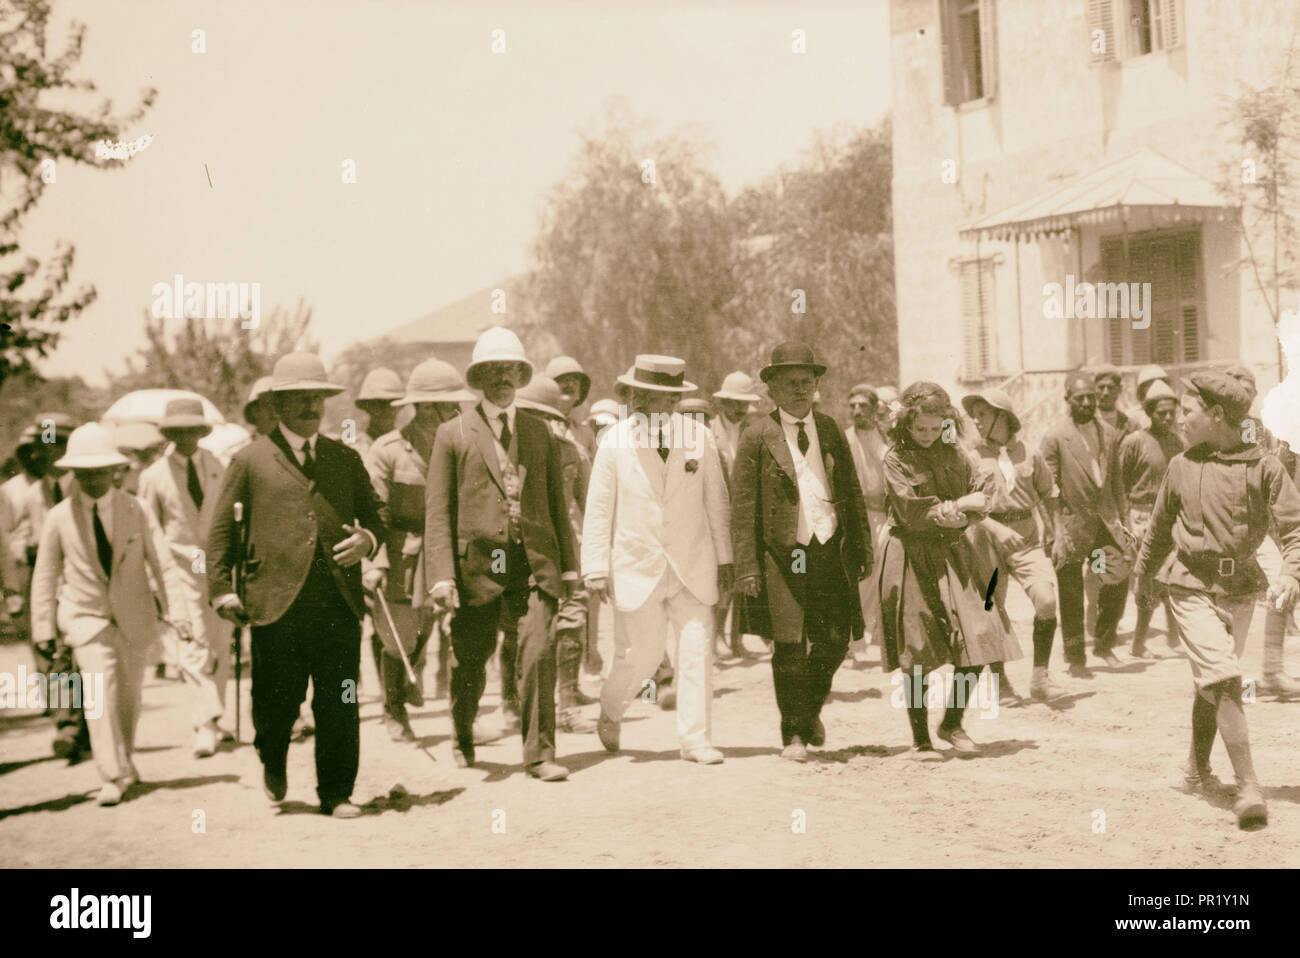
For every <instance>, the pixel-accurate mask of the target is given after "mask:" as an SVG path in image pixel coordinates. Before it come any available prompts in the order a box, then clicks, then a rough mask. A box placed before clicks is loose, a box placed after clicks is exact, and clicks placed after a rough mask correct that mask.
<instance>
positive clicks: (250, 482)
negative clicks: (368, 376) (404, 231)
mask: <svg viewBox="0 0 1300 958" xmlns="http://www.w3.org/2000/svg"><path fill="white" fill-rule="evenodd" d="M342 391H343V390H342V387H340V386H336V385H334V384H333V383H330V382H328V381H327V380H326V378H325V366H324V364H323V363H322V362H321V361H320V359H319V358H318V357H316V356H314V355H312V354H311V353H302V352H299V353H290V354H288V355H287V356H282V357H281V358H280V359H279V360H278V361H277V362H276V364H275V368H274V369H273V370H272V372H271V390H270V392H271V396H272V401H273V402H274V403H275V407H276V413H277V415H278V417H279V425H278V426H277V427H276V428H275V429H273V430H272V431H271V433H270V434H269V435H266V436H258V437H257V438H256V439H255V440H253V442H252V444H251V445H248V446H246V447H245V448H244V449H242V450H240V451H239V452H238V453H236V454H235V457H234V458H233V459H232V460H231V461H230V466H229V468H227V469H226V474H225V477H224V479H223V480H222V483H221V488H220V490H219V491H218V493H217V502H216V505H215V506H214V507H213V512H212V521H211V525H210V529H209V531H208V550H207V566H208V588H209V594H210V595H212V596H213V599H212V604H213V607H214V608H215V609H216V610H217V611H218V612H219V613H220V614H221V615H222V616H223V617H224V618H227V619H229V620H230V621H231V622H234V623H235V624H241V623H245V622H251V624H252V627H253V649H252V652H253V694H252V698H253V727H254V729H255V732H256V738H255V739H254V745H255V746H256V747H257V754H258V756H259V758H261V760H262V786H263V790H264V791H265V793H266V795H267V797H268V798H269V799H270V800H271V802H272V803H273V804H278V803H280V802H282V801H283V800H284V796H285V793H286V791H287V790H288V787H289V783H288V778H287V775H286V770H285V764H286V760H287V758H288V753H289V739H290V736H291V734H292V732H293V723H294V720H295V719H296V718H297V717H298V712H299V709H300V707H301V705H302V702H303V699H304V698H305V696H306V694H307V682H308V681H309V680H310V681H311V684H312V703H311V704H312V715H313V716H314V717H315V720H316V794H317V795H318V796H319V798H320V810H321V813H322V814H325V815H331V816H333V817H334V818H344V819H351V818H357V817H359V816H360V815H361V809H360V808H359V807H358V806H357V805H356V804H354V803H353V802H352V800H351V798H352V789H353V787H354V786H355V785H356V779H357V767H358V764H359V762H360V756H361V716H360V713H359V711H358V706H357V697H356V689H357V678H358V673H359V671H360V667H361V617H362V616H364V615H365V614H366V606H365V598H364V596H363V582H362V573H361V563H362V560H364V559H372V558H374V556H375V553H376V552H377V551H378V549H379V544H380V543H381V542H382V541H383V540H384V535H385V530H386V527H387V522H388V509H387V507H386V506H385V505H384V503H383V502H382V501H381V500H380V499H379V497H378V495H376V493H375V489H374V486H373V485H371V482H370V476H369V474H368V473H367V472H366V467H365V465H364V464H363V463H362V461H361V456H360V455H358V454H357V452H356V451H355V450H353V449H351V448H349V447H348V446H346V445H344V444H343V443H341V442H338V441H337V440H334V439H330V438H329V437H328V436H322V435H320V432H319V430H320V422H321V418H322V416H323V415H324V413H325V397H326V396H330V395H334V394H336V393H340V392H342ZM237 502H239V503H243V507H244V521H245V522H246V523H247V550H246V559H247V561H246V563H245V573H246V586H245V590H244V591H245V595H244V598H243V599H242V600H241V599H240V598H239V596H238V594H237V593H236V591H235V582H234V580H233V578H232V573H233V572H234V571H235V564H236V560H237V552H238V543H239V539H238V529H237V528H236V525H235V521H234V506H235V503H237ZM383 578H384V576H383V570H382V569H381V570H378V572H377V573H376V575H375V576H374V578H372V579H371V580H370V582H369V587H370V588H382V587H383Z"/></svg>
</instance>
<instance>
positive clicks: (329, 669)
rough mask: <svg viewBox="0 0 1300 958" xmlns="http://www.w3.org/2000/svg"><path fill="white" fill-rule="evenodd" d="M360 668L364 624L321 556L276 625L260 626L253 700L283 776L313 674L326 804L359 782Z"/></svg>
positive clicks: (261, 735) (260, 750)
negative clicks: (358, 696)
mask: <svg viewBox="0 0 1300 958" xmlns="http://www.w3.org/2000/svg"><path fill="white" fill-rule="evenodd" d="M360 671H361V623H360V622H359V621H358V620H357V617H356V616H355V615H354V614H353V613H352V609H351V608H349V607H348V604H347V602H345V601H344V599H343V596H342V595H341V594H340V593H339V590H338V586H336V585H335V584H334V580H333V578H332V577H331V576H330V573H329V569H328V567H327V566H326V565H325V560H324V559H323V558H322V557H320V556H319V555H318V556H317V557H316V560H315V561H314V562H313V563H312V568H311V571H310V572H309V573H308V575H307V581H306V582H305V583H304V584H303V587H302V591H300V592H299V593H298V597H297V598H296V599H295V600H294V602H293V605H291V606H289V609H288V611H287V612H285V614H284V615H283V616H281V617H280V619H279V620H278V621H276V622H273V623H271V624H270V625H260V626H254V627H253V687H252V698H253V730H254V732H255V736H254V739H253V744H254V745H255V746H256V748H257V754H258V755H259V756H260V757H261V759H262V764H263V765H265V766H266V767H267V768H268V769H269V770H271V771H272V772H274V773H276V774H280V775H283V774H284V766H285V760H286V758H287V757H288V754H289V738H290V735H291V734H292V732H293V723H294V719H296V718H297V717H298V710H299V709H300V708H301V706H302V702H303V699H304V698H305V697H306V695H307V680H308V679H309V678H310V679H311V684H312V699H311V711H312V715H313V717H314V718H315V722H316V794H317V795H319V796H320V800H321V804H322V805H337V804H339V803H340V802H346V801H347V800H348V799H349V798H351V797H352V787H353V786H354V785H355V784H356V780H357V766H358V764H359V763H360V759H361V716H360V711H359V707H358V705H357V678H358V675H359V673H360Z"/></svg>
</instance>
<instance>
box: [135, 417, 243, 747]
mask: <svg viewBox="0 0 1300 958" xmlns="http://www.w3.org/2000/svg"><path fill="white" fill-rule="evenodd" d="M158 431H159V432H160V433H162V435H163V437H164V438H166V439H167V440H169V441H170V442H171V446H170V447H169V448H168V449H167V451H166V452H165V453H164V454H163V455H162V456H161V457H160V458H159V459H158V460H156V461H155V462H154V463H153V464H152V465H150V466H149V467H148V468H146V469H145V470H144V472H142V473H141V474H140V488H139V492H138V493H137V495H139V497H140V501H141V502H143V503H144V504H145V508H147V509H148V510H149V512H150V514H151V515H152V516H153V518H154V519H155V520H157V522H158V524H159V525H160V526H162V530H163V535H165V536H166V537H167V543H168V545H169V546H170V547H171V551H172V556H173V558H174V559H175V560H176V565H177V567H178V568H179V569H180V571H181V577H182V579H183V581H184V583H185V589H186V591H187V592H188V593H189V598H190V606H191V608H193V609H194V612H195V616H194V622H193V631H194V641H193V642H184V643H181V645H180V646H179V647H178V648H177V650H176V658H177V662H176V664H177V667H178V668H179V670H180V673H181V678H182V679H183V680H184V681H185V684H186V685H187V686H189V687H190V691H191V694H192V696H193V700H194V713H193V728H194V730H195V742H194V754H195V756H197V757H198V758H207V757H208V756H210V755H212V754H213V753H214V752H216V750H217V743H218V742H219V741H220V740H221V738H222V735H223V733H222V732H221V730H220V729H219V728H218V727H217V721H218V719H220V718H221V716H222V715H224V714H225V711H226V683H227V682H228V681H229V680H230V678H231V675H232V674H233V673H232V670H233V664H234V663H233V662H232V656H231V654H230V638H231V634H230V633H231V628H230V624H229V623H228V622H226V621H224V620H223V619H222V618H221V616H219V615H218V614H217V613H216V611H215V610H214V609H213V608H212V606H211V605H210V604H209V603H208V580H207V575H206V574H205V573H206V562H205V561H204V554H203V546H204V545H206V532H207V524H208V521H209V520H210V518H211V513H212V506H213V504H214V503H215V502H216V496H217V490H218V489H219V488H221V476H222V473H223V472H224V470H223V469H222V466H221V463H220V461H219V460H218V459H217V457H216V456H215V455H213V454H212V453H211V452H209V451H208V450H206V449H200V448H199V440H200V439H202V438H203V437H204V436H206V435H207V434H208V433H210V432H211V431H212V427H211V426H210V425H209V424H208V422H207V420H206V419H205V418H204V416H203V404H202V403H201V402H199V401H198V400H197V399H185V398H181V399H173V400H171V402H169V403H168V404H167V408H166V410H165V413H164V416H163V420H162V422H160V423H159V424H158ZM205 504H206V505H207V509H206V510H205V509H204V506H205Z"/></svg>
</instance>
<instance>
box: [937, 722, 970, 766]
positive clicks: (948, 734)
mask: <svg viewBox="0 0 1300 958" xmlns="http://www.w3.org/2000/svg"><path fill="white" fill-rule="evenodd" d="M939 738H941V739H943V740H944V741H945V742H947V743H948V744H949V745H951V746H952V750H953V751H954V752H956V753H957V754H958V755H960V756H962V757H963V758H964V757H966V756H968V755H978V754H979V747H978V746H977V745H976V744H975V743H974V742H972V741H971V738H970V736H969V735H967V734H966V732H965V731H964V730H963V729H962V727H961V726H960V725H959V726H957V728H944V727H943V726H942V725H940V726H939Z"/></svg>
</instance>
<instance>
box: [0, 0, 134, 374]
mask: <svg viewBox="0 0 1300 958" xmlns="http://www.w3.org/2000/svg"><path fill="white" fill-rule="evenodd" d="M49 17H50V4H49V2H48V0H10V2H9V3H7V4H3V5H0V383H3V382H4V380H5V379H6V378H8V377H9V376H12V375H15V374H18V373H22V372H24V371H26V370H28V369H30V368H31V364H32V362H33V361H34V360H35V359H38V358H43V357H44V356H46V355H47V354H48V352H49V350H50V349H52V348H53V347H54V346H55V345H56V344H57V343H58V339H59V327H60V326H61V325H62V324H63V323H65V322H67V321H68V320H69V319H70V318H71V317H73V316H75V315H77V314H78V313H80V312H81V311H82V310H84V309H85V308H86V307H87V306H89V305H90V304H91V303H93V302H94V301H95V289H94V287H93V286H83V287H82V288H80V289H78V290H76V291H71V290H65V287H66V286H67V283H68V280H69V278H70V277H71V275H72V266H73V262H74V258H75V249H74V247H73V246H72V245H71V244H60V245H59V247H58V248H57V249H56V250H55V252H54V254H53V256H52V257H51V258H50V260H49V261H48V262H46V263H45V264H44V266H43V267H42V263H41V261H40V260H39V259H38V258H36V257H35V256H31V255H27V256H21V255H20V252H19V250H20V245H19V241H18V234H19V231H20V226H21V223H22V219H23V217H24V216H25V215H26V214H27V213H28V212H30V211H31V209H32V207H33V206H35V205H36V202H37V201H38V200H39V199H40V198H41V195H42V193H43V192H44V191H45V187H46V186H47V185H48V184H49V183H51V182H57V176H58V166H57V164H58V162H59V161H61V160H68V161H71V162H73V163H81V164H85V165H87V166H94V167H98V168H100V169H108V168H112V167H115V166H120V165H122V164H123V163H124V162H125V161H124V160H120V159H105V158H100V157H97V156H96V155H95V144H96V143H97V142H99V141H101V140H115V139H117V138H119V137H121V135H122V131H123V130H124V129H126V128H127V127H128V126H129V125H130V124H133V123H135V122H137V121H138V120H139V119H140V118H141V117H142V116H144V114H145V112H146V111H147V110H148V109H149V107H151V106H152V105H153V102H154V100H155V98H156V96H157V91H156V90H154V89H153V88H152V87H151V88H148V89H146V90H144V91H143V92H142V93H141V97H140V103H139V105H138V106H137V107H136V108H135V109H134V110H133V111H131V112H130V113H128V114H126V115H125V116H120V117H115V116H113V115H112V103H111V101H108V100H104V101H102V102H100V103H99V105H98V106H97V107H96V108H94V109H93V111H91V113H79V112H73V111H72V110H69V109H55V108H51V107H49V106H46V105H45V103H46V101H47V100H48V99H50V98H51V97H50V96H49V94H53V95H54V97H57V98H58V100H59V101H60V102H63V101H65V100H67V99H77V98H83V99H84V98H85V95H86V94H91V93H94V92H95V89H96V88H95V84H94V83H93V82H91V81H90V80H86V79H75V78H74V77H73V75H72V73H73V70H74V68H75V67H76V66H77V64H78V63H79V62H80V60H81V50H82V42H83V40H84V39H85V34H86V28H85V26H84V25H83V24H80V23H74V24H73V25H72V27H71V29H70V30H69V36H68V44H67V49H66V50H65V51H64V52H63V53H62V54H61V55H60V56H57V57H51V56H50V55H49V54H48V52H47V49H46V36H45V34H46V28H47V26H48V21H49Z"/></svg>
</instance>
